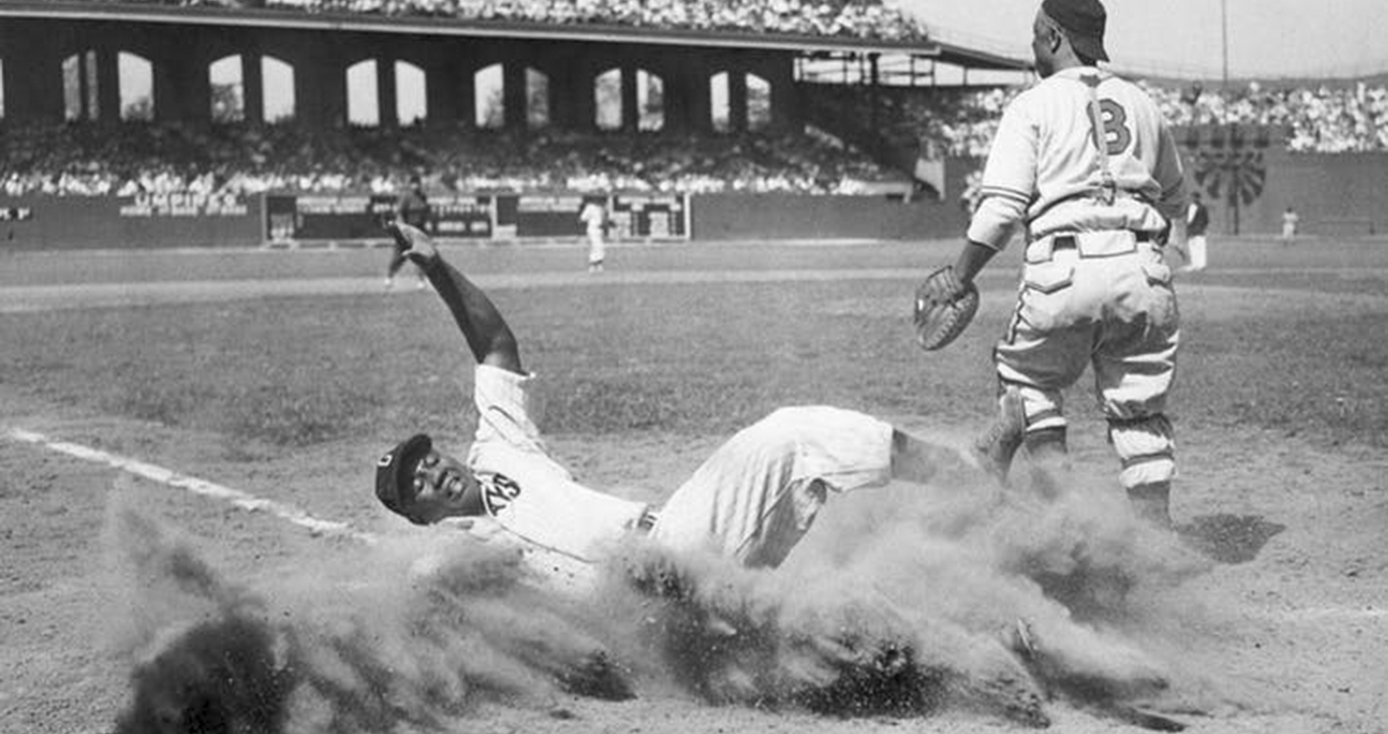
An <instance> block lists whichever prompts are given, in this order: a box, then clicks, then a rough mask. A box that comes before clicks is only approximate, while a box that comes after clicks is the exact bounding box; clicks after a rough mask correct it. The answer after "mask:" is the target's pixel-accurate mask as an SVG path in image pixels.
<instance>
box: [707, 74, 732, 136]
mask: <svg viewBox="0 0 1388 734" xmlns="http://www.w3.org/2000/svg"><path fill="white" fill-rule="evenodd" d="M708 94H709V100H708V101H709V107H708V108H709V115H710V116H711V117H712V122H713V129H714V131H716V132H720V133H725V132H728V131H729V130H732V129H733V116H732V108H731V107H730V106H729V104H728V72H726V71H720V72H718V73H717V74H714V75H713V76H712V77H710V78H709V80H708Z"/></svg>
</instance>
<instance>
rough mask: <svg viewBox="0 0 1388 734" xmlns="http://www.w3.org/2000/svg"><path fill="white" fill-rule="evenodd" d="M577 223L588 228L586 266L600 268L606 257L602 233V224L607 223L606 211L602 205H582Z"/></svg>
mask: <svg viewBox="0 0 1388 734" xmlns="http://www.w3.org/2000/svg"><path fill="white" fill-rule="evenodd" d="M578 219H579V221H581V222H583V223H584V224H586V225H587V227H588V266H589V267H594V268H595V267H601V266H602V261H603V259H605V258H606V257H607V243H606V240H605V238H606V233H604V232H603V223H604V222H606V221H607V211H606V210H604V209H603V208H602V205H601V204H599V203H597V202H595V201H590V202H588V203H587V204H584V205H583V209H582V211H580V212H579V213H578Z"/></svg>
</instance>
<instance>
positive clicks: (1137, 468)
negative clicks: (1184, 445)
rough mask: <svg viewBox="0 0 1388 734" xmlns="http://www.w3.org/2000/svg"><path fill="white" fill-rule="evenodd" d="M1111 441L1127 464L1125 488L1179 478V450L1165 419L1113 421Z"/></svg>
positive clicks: (1159, 416)
mask: <svg viewBox="0 0 1388 734" xmlns="http://www.w3.org/2000/svg"><path fill="white" fill-rule="evenodd" d="M1108 437H1109V442H1110V443H1112V444H1113V450H1114V452H1115V453H1117V454H1118V459H1119V460H1120V461H1122V462H1123V471H1122V473H1120V474H1119V475H1118V478H1119V481H1120V482H1122V484H1123V486H1124V487H1126V488H1129V489H1132V488H1135V487H1142V486H1146V485H1156V484H1161V483H1164V482H1165V483H1169V482H1170V481H1171V478H1172V477H1174V476H1175V475H1176V454H1175V449H1176V447H1175V442H1174V440H1173V439H1172V436H1171V421H1170V420H1169V419H1168V418H1167V417H1166V416H1165V415H1163V414H1161V413H1157V414H1154V415H1147V416H1140V417H1137V418H1110V419H1109V421H1108Z"/></svg>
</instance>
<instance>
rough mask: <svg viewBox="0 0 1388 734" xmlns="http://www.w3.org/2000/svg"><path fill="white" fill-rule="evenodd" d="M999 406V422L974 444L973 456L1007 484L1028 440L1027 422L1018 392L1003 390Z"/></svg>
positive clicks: (1010, 389) (1013, 389)
mask: <svg viewBox="0 0 1388 734" xmlns="http://www.w3.org/2000/svg"><path fill="white" fill-rule="evenodd" d="M998 405H999V411H998V418H997V420H995V421H994V422H993V425H992V427H991V428H989V429H988V432H987V433H985V434H983V435H982V436H979V437H978V439H977V440H975V441H974V445H973V453H974V458H976V459H977V460H978V463H979V464H980V465H981V466H982V467H983V468H984V469H985V470H986V471H987V472H988V473H989V474H991V475H993V476H994V477H996V478H997V480H998V481H999V482H1006V481H1007V473H1008V472H1009V471H1011V469H1012V459H1013V457H1015V456H1016V455H1017V449H1019V448H1021V447H1022V441H1023V440H1024V439H1025V437H1026V430H1027V418H1026V412H1025V411H1024V410H1023V408H1022V395H1021V393H1019V392H1017V390H1016V389H1015V388H1010V387H1009V388H1007V389H1006V390H1004V391H1003V394H1002V398H1001V399H999V401H998Z"/></svg>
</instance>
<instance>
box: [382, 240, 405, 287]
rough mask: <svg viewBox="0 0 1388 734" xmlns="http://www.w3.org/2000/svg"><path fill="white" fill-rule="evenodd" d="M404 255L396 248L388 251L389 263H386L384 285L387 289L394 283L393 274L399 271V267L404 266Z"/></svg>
mask: <svg viewBox="0 0 1388 734" xmlns="http://www.w3.org/2000/svg"><path fill="white" fill-rule="evenodd" d="M406 260H407V259H406V257H405V256H404V255H403V254H401V253H400V251H399V250H398V249H392V250H391V251H390V263H389V264H388V265H386V281H385V287H386V288H387V289H389V288H390V287H391V286H392V285H394V284H395V276H396V274H397V273H399V272H400V268H402V267H404V266H405V262H406Z"/></svg>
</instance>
